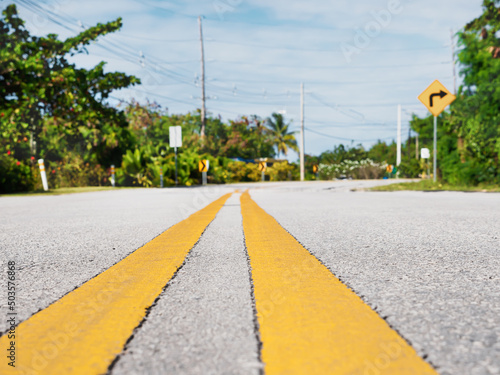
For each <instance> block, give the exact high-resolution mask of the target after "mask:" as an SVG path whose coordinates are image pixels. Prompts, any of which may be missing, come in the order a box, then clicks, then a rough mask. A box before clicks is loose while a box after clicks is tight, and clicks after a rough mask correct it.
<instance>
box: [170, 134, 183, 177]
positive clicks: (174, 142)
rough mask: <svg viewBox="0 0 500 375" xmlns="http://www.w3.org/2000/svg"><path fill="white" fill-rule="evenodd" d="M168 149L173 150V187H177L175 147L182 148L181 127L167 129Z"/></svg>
mask: <svg viewBox="0 0 500 375" xmlns="http://www.w3.org/2000/svg"><path fill="white" fill-rule="evenodd" d="M168 130H169V136H170V147H173V148H174V150H175V185H177V184H178V183H179V182H178V179H177V147H182V127H180V126H171V127H170V128H169V129H168Z"/></svg>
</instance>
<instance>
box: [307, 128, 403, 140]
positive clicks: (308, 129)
mask: <svg viewBox="0 0 500 375" xmlns="http://www.w3.org/2000/svg"><path fill="white" fill-rule="evenodd" d="M305 129H306V130H307V131H309V132H311V133H315V134H318V135H321V136H323V137H327V138H332V139H337V140H341V141H352V142H355V141H356V142H375V141H379V140H380V141H383V140H388V139H393V138H394V137H386V138H377V139H354V138H342V137H336V136H333V135H330V134H325V133H322V132H318V131H316V130H312V129H310V128H307V127H306V128H305Z"/></svg>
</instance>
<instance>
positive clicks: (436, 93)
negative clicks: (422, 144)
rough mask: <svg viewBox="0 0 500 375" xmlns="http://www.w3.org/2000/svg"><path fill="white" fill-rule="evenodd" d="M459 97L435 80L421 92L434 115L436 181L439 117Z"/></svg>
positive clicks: (422, 99) (435, 179)
mask: <svg viewBox="0 0 500 375" xmlns="http://www.w3.org/2000/svg"><path fill="white" fill-rule="evenodd" d="M456 98H457V97H456V96H455V95H453V94H452V93H450V92H449V91H448V90H447V89H446V87H444V86H443V84H442V83H441V82H439V81H438V80H435V81H434V82H433V83H432V84H431V85H430V86H429V87H427V89H425V91H424V92H423V93H422V94H420V96H419V97H418V100H420V101H421V102H422V104H423V105H425V106H426V107H427V109H428V110H429V112H430V113H432V114H433V115H434V147H433V151H434V155H433V159H434V162H433V166H432V167H433V168H432V169H433V173H434V182H436V181H437V117H438V116H439V115H440V114H441V113H442V112H443V111H444V110H445V108H446V107H448V106H449V105H450V104H451V103H453V101H455V99H456Z"/></svg>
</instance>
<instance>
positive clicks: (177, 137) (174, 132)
mask: <svg viewBox="0 0 500 375" xmlns="http://www.w3.org/2000/svg"><path fill="white" fill-rule="evenodd" d="M169 135H170V147H182V127H180V126H171V127H170V128H169Z"/></svg>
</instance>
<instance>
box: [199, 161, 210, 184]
mask: <svg viewBox="0 0 500 375" xmlns="http://www.w3.org/2000/svg"><path fill="white" fill-rule="evenodd" d="M209 168H210V162H209V161H208V160H200V162H199V163H198V170H199V171H200V172H201V176H202V177H201V178H202V185H203V186H205V185H207V172H208V169H209Z"/></svg>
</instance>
